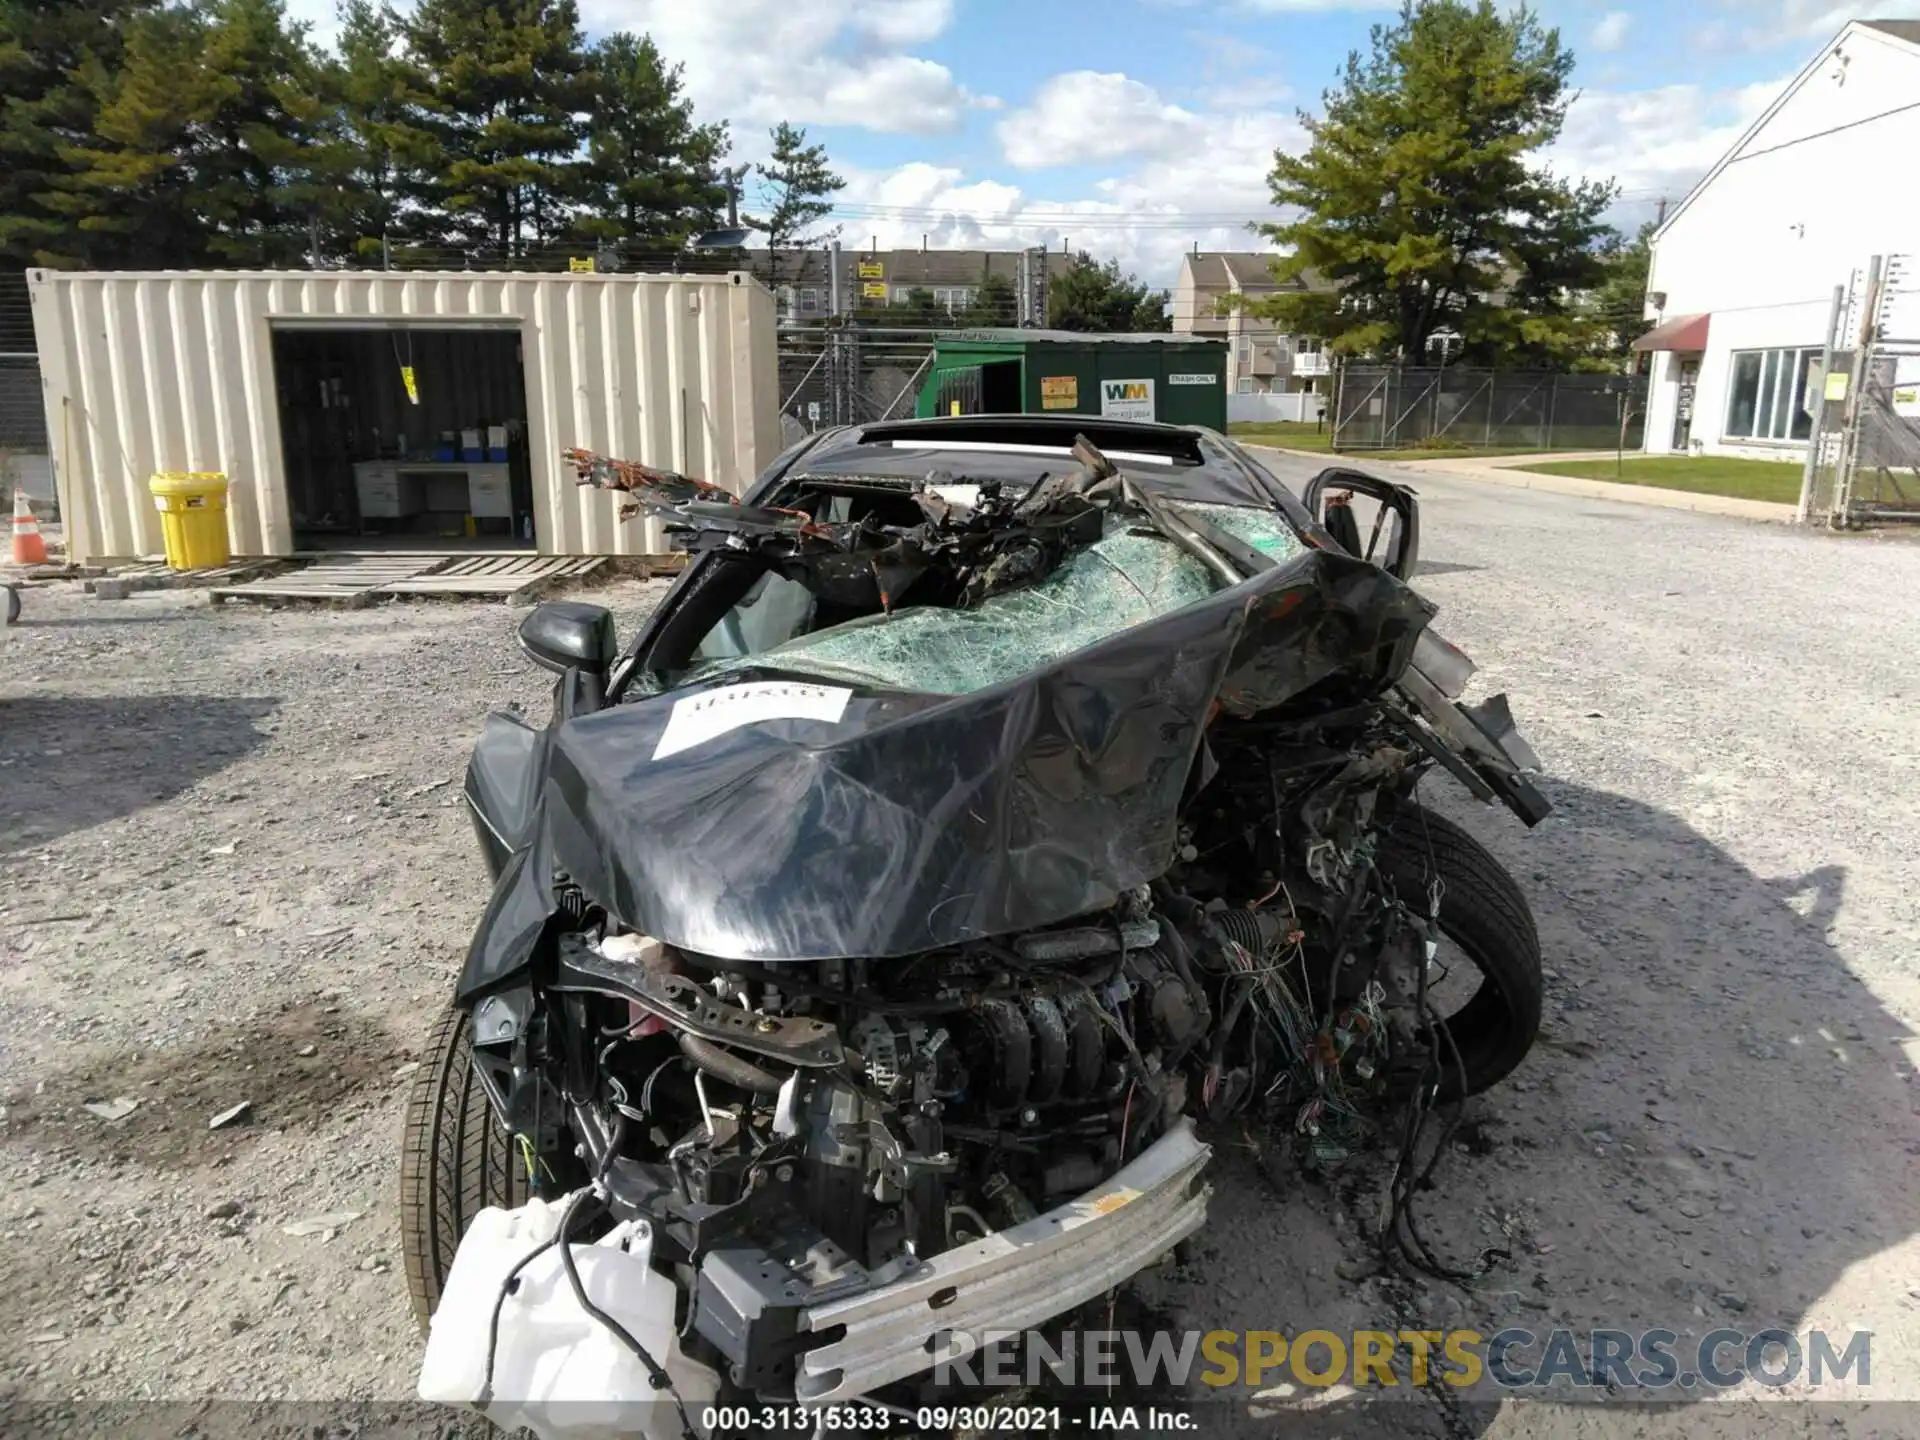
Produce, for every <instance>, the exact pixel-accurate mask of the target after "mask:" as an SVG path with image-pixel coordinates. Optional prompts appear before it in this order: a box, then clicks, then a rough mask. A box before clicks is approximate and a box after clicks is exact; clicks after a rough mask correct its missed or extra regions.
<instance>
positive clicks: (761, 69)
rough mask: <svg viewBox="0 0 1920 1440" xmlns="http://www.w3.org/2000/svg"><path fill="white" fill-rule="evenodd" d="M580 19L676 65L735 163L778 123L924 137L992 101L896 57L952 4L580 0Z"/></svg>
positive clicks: (929, 34) (914, 0) (915, 0)
mask: <svg viewBox="0 0 1920 1440" xmlns="http://www.w3.org/2000/svg"><path fill="white" fill-rule="evenodd" d="M582 14H583V19H584V21H585V23H586V26H587V28H588V30H590V31H592V32H593V33H595V34H600V33H604V32H606V31H610V30H636V31H642V30H643V31H645V32H646V33H648V34H650V35H651V36H653V38H654V40H655V42H656V43H658V45H659V46H660V49H661V52H662V53H663V54H665V55H667V56H669V57H670V58H672V59H673V60H675V61H676V62H679V63H681V64H683V65H685V67H686V83H687V90H688V93H689V94H691V95H692V96H693V98H694V102H695V105H696V107H697V108H698V111H699V113H700V114H701V115H703V116H711V117H714V118H720V117H725V118H726V119H728V120H731V121H732V122H733V129H734V133H735V136H736V138H737V140H738V141H739V142H740V143H739V152H740V154H741V155H742V156H743V157H744V158H749V159H750V158H753V157H754V156H755V155H756V154H757V153H759V152H760V151H761V150H763V149H764V142H763V141H761V140H760V137H759V134H758V133H757V132H763V131H764V130H765V129H766V128H767V127H768V126H770V125H772V124H774V123H776V122H777V121H780V120H791V121H792V122H794V123H795V124H796V125H852V126H859V127H861V128H864V129H868V130H876V131H887V132H895V133H906V134H916V135H927V134H937V133H940V132H944V131H950V130H953V129H955V128H957V127H958V126H959V124H960V121H961V117H962V116H963V115H964V114H965V113H966V111H967V110H968V109H969V108H970V107H975V106H980V107H985V108H991V107H992V106H993V105H995V104H996V103H997V102H996V101H994V100H993V99H991V97H984V96H977V95H974V94H972V93H971V92H970V91H968V90H967V88H966V87H965V86H964V85H962V84H961V83H960V82H959V81H958V80H957V79H956V78H955V77H954V74H953V72H952V71H951V70H949V69H948V68H947V67H946V66H945V65H942V64H939V63H938V62H937V61H933V60H927V59H923V58H920V57H918V56H914V55H908V54H903V53H901V47H904V46H907V45H913V44H920V43H924V42H926V41H928V40H931V39H933V38H934V37H936V36H938V35H939V34H940V33H942V32H943V31H944V30H945V29H946V27H947V26H948V25H949V24H950V23H951V22H952V19H953V5H952V0H864V3H860V4H853V3H848V0H724V3H722V0H585V3H584V5H583V7H582Z"/></svg>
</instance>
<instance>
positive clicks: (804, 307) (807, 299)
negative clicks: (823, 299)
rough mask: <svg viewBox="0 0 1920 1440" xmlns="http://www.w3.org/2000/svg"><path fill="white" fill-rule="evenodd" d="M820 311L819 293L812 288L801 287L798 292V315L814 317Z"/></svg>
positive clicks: (809, 286)
mask: <svg viewBox="0 0 1920 1440" xmlns="http://www.w3.org/2000/svg"><path fill="white" fill-rule="evenodd" d="M819 311H820V291H819V290H818V289H817V288H816V287H814V286H812V285H807V286H803V287H802V288H801V291H800V313H801V314H802V315H816V314H818V313H819Z"/></svg>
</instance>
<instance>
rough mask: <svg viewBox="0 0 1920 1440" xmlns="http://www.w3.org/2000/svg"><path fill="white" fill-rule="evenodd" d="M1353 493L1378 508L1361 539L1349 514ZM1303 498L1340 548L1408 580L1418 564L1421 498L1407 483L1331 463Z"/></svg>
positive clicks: (1395, 576)
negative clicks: (1399, 482)
mask: <svg viewBox="0 0 1920 1440" xmlns="http://www.w3.org/2000/svg"><path fill="white" fill-rule="evenodd" d="M1355 495H1364V496H1366V497H1367V498H1368V499H1370V500H1372V501H1374V502H1376V504H1377V505H1378V506H1379V509H1378V511H1377V512H1376V513H1375V515H1374V517H1373V524H1372V526H1371V527H1370V530H1369V533H1368V535H1367V538H1366V539H1365V540H1364V541H1363V540H1362V539H1361V538H1360V522H1359V520H1358V519H1357V518H1356V517H1355V515H1354V513H1353V497H1354V496H1355ZM1305 499H1306V504H1307V509H1308V510H1310V511H1312V512H1313V517H1314V519H1316V520H1318V521H1319V522H1320V524H1321V526H1322V528H1324V529H1325V530H1326V532H1327V533H1328V534H1329V535H1331V536H1332V537H1333V538H1334V540H1335V541H1336V542H1338V544H1339V546H1340V548H1341V549H1342V550H1345V551H1346V552H1347V553H1348V554H1349V555H1354V556H1357V557H1359V558H1360V559H1362V560H1370V561H1372V562H1373V563H1374V564H1376V565H1378V566H1379V567H1380V568H1381V569H1382V570H1385V571H1386V572H1387V573H1388V574H1389V575H1391V576H1393V577H1394V579H1396V580H1402V581H1409V580H1412V579H1413V575H1414V571H1415V569H1416V568H1417V567H1418V565H1419V563H1420V501H1419V500H1418V498H1416V497H1415V495H1414V492H1413V490H1412V489H1411V488H1410V487H1408V486H1405V485H1396V484H1395V483H1394V482H1393V481H1391V480H1382V479H1380V478H1379V477H1378V476H1377V475H1365V474H1362V473H1361V472H1360V471H1358V470H1349V469H1347V468H1345V467H1344V466H1340V465H1335V466H1331V467H1330V468H1328V469H1325V470H1322V471H1321V472H1320V473H1319V474H1318V475H1316V476H1314V477H1313V479H1312V480H1310V481H1308V482H1307V490H1306V496H1305Z"/></svg>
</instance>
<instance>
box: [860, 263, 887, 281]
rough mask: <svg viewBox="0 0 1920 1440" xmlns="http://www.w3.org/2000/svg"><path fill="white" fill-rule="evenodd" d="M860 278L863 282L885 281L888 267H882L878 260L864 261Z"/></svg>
mask: <svg viewBox="0 0 1920 1440" xmlns="http://www.w3.org/2000/svg"><path fill="white" fill-rule="evenodd" d="M860 278H861V279H862V280H884V279H886V278H887V267H886V266H885V265H882V264H881V263H880V262H879V261H878V260H862V261H861V262H860Z"/></svg>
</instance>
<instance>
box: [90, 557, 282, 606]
mask: <svg viewBox="0 0 1920 1440" xmlns="http://www.w3.org/2000/svg"><path fill="white" fill-rule="evenodd" d="M286 563H287V562H286V561H284V560H280V559H273V558H268V559H253V560H229V561H228V562H227V563H226V564H225V565H204V566H201V567H200V568H198V569H195V570H174V569H170V568H169V567H168V565H167V563H166V561H164V560H157V561H156V560H142V561H137V562H135V563H134V564H132V565H122V566H120V567H118V568H117V569H115V570H114V572H113V573H112V574H111V575H105V576H95V577H94V578H93V579H90V580H87V581H86V582H85V583H84V586H83V588H84V589H85V590H86V591H87V593H88V594H90V595H101V596H103V597H105V598H111V599H121V598H123V597H125V596H127V595H130V594H132V593H133V592H134V591H136V590H201V589H211V588H213V587H214V586H217V585H244V584H246V583H248V582H249V581H253V580H258V579H260V578H262V577H263V576H267V575H271V574H273V573H274V572H275V571H276V570H281V569H284V568H285V566H286Z"/></svg>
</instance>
